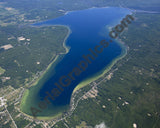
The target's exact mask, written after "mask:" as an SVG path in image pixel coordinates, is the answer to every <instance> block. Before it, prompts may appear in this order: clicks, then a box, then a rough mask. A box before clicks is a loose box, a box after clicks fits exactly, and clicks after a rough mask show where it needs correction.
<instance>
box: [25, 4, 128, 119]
mask: <svg viewBox="0 0 160 128" xmlns="http://www.w3.org/2000/svg"><path fill="white" fill-rule="evenodd" d="M130 13H131V12H130V11H129V10H127V9H124V8H116V7H109V8H91V9H87V10H80V11H73V12H68V13H67V14H66V15H64V16H61V17H58V18H56V19H52V20H48V21H44V22H40V23H37V24H35V26H43V25H65V26H68V27H69V28H70V30H71V34H70V35H69V37H68V38H67V40H66V45H67V46H69V47H70V50H69V52H68V53H67V54H66V55H63V57H62V56H60V57H61V59H59V61H57V63H56V65H53V68H51V69H50V71H49V72H50V73H48V75H47V76H44V77H46V78H45V79H43V80H41V81H39V83H38V85H36V87H32V88H31V89H30V90H34V88H37V87H38V86H39V87H40V88H37V89H38V91H35V93H34V97H32V96H29V97H32V98H28V99H27V100H26V103H27V106H28V107H27V108H28V109H29V108H30V107H31V106H34V107H35V108H37V109H39V107H38V103H39V101H40V100H41V101H44V99H45V98H46V97H47V98H48V99H49V102H51V104H49V105H47V106H48V107H47V108H45V109H43V110H42V109H41V111H42V112H39V113H38V114H37V115H39V116H51V115H55V114H58V113H60V112H64V111H66V110H67V109H68V106H69V104H70V99H71V95H72V92H73V90H74V88H75V87H76V86H77V85H78V84H79V83H80V82H81V81H83V80H85V79H86V78H88V77H91V76H93V75H94V74H97V73H98V72H100V71H102V70H104V69H105V68H106V66H107V65H109V64H110V63H111V62H112V61H113V60H114V59H115V58H117V57H119V56H120V55H121V54H122V51H123V50H122V47H121V46H120V45H119V44H118V43H117V42H116V41H113V42H112V43H109V46H108V47H106V48H103V45H100V41H101V40H106V41H108V42H110V38H109V34H108V33H109V27H113V26H115V25H117V24H118V23H119V22H120V21H121V20H122V18H124V17H125V16H126V15H127V14H130ZM96 46H99V47H97V50H99V51H100V50H101V52H99V53H96V55H95V54H94V53H93V52H95V47H96ZM102 48H103V51H102ZM89 49H90V50H89ZM91 51H93V52H91ZM89 55H92V57H94V60H93V58H91V56H89ZM87 57H88V59H89V60H87V59H86V58H87ZM82 61H83V62H84V61H85V62H86V63H87V65H88V66H87V67H85V66H86V65H85V64H86V63H83V64H82V63H81V67H80V66H78V64H79V63H80V62H82ZM89 61H90V62H91V63H89ZM82 65H83V66H84V67H85V69H83V66H82ZM73 69H74V71H75V72H73ZM70 72H72V74H70V75H68V74H69V73H70ZM71 76H72V77H71ZM60 78H62V79H61V80H59V79H60ZM60 81H61V82H62V83H63V84H64V85H62V83H61V82H60ZM55 83H57V84H58V85H59V87H57V85H55ZM67 84H68V85H67ZM64 86H65V87H64ZM55 88H56V89H55ZM57 89H58V90H57ZM57 91H58V92H57ZM30 95H32V94H30ZM51 95H52V96H51ZM55 95H56V96H55ZM54 96H55V98H54V100H53V97H54ZM45 101H47V100H45ZM33 103H34V104H33ZM27 111H30V110H26V111H25V110H24V112H27ZM28 113H30V112H28Z"/></svg>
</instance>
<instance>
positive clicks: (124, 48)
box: [20, 23, 127, 120]
mask: <svg viewBox="0 0 160 128" xmlns="http://www.w3.org/2000/svg"><path fill="white" fill-rule="evenodd" d="M115 24H116V23H115ZM42 26H64V27H67V29H68V30H69V31H68V33H67V35H66V37H65V38H64V42H63V47H64V48H65V50H66V52H65V53H58V54H57V55H56V56H55V58H54V60H53V61H52V62H51V63H50V64H49V65H48V66H47V68H46V70H44V72H43V73H42V75H41V76H40V77H39V78H38V79H37V80H35V82H34V83H33V84H32V86H31V87H33V86H35V85H37V84H38V82H39V81H40V80H41V79H42V78H43V76H44V75H45V74H46V73H47V72H48V71H49V70H50V68H51V67H52V65H53V64H54V63H55V62H56V61H57V60H58V58H59V56H60V55H61V54H64V55H65V54H67V53H68V52H69V50H70V47H68V46H67V45H66V40H67V39H68V37H69V35H70V34H71V29H70V28H69V26H65V25H58V24H57V25H42ZM112 26H113V24H112V25H111V26H110V27H112ZM38 27H39V26H38ZM40 27H41V26H40ZM116 43H117V44H118V45H119V46H120V48H121V49H122V53H121V54H120V55H119V56H117V57H116V58H114V59H113V60H112V61H111V62H110V63H109V64H108V65H106V66H105V67H104V68H103V69H102V70H101V71H99V72H98V73H96V74H94V75H92V76H90V77H88V78H86V79H85V80H83V81H81V82H80V83H79V84H78V85H77V86H76V87H75V89H74V90H73V92H72V95H73V94H74V93H75V92H76V91H77V90H79V89H81V88H83V87H85V86H87V85H88V84H89V83H91V82H93V81H95V80H97V79H99V78H100V77H102V76H104V75H105V74H106V73H107V72H109V71H110V70H111V69H112V67H113V66H114V65H115V64H116V63H117V62H118V61H119V60H121V59H122V58H124V57H125V56H126V55H127V46H126V45H124V42H122V41H121V40H120V39H119V38H118V39H117V40H116ZM40 87H41V86H38V87H37V88H40ZM25 92H26V91H25ZM25 92H24V95H23V97H22V99H21V103H22V104H20V108H21V105H23V106H24V103H25V102H26V99H27V97H28V95H29V93H32V92H30V91H29V89H28V93H25ZM69 109H70V108H69ZM21 110H22V109H21ZM22 113H24V112H22ZM25 115H26V116H28V117H31V118H33V116H31V115H28V114H26V113H25ZM61 116H62V113H58V114H56V115H54V116H44V117H42V116H37V117H36V118H37V119H41V120H53V119H56V118H57V117H61Z"/></svg>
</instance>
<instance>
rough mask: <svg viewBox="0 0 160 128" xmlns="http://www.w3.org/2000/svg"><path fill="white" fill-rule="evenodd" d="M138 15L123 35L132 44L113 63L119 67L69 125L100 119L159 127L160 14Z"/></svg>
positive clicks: (127, 126) (113, 126) (128, 126)
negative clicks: (123, 54) (126, 52)
mask: <svg viewBox="0 0 160 128" xmlns="http://www.w3.org/2000/svg"><path fill="white" fill-rule="evenodd" d="M136 18H137V19H138V20H136V21H135V22H134V23H132V24H131V25H130V26H129V29H128V31H126V32H124V33H123V34H122V35H121V36H120V39H122V41H123V42H125V44H126V45H128V46H129V51H128V54H127V55H126V56H125V57H124V58H123V59H121V60H120V61H119V62H118V63H116V64H115V65H114V66H113V68H112V70H113V69H115V68H118V70H117V71H116V72H114V74H113V77H112V79H111V80H109V81H104V82H102V83H101V84H100V85H98V91H99V92H98V96H97V97H96V98H93V99H91V98H90V99H87V100H82V101H80V102H79V104H78V107H77V109H76V110H75V111H74V113H73V114H72V116H71V117H69V118H67V124H68V126H69V127H76V126H79V125H80V124H81V123H82V122H83V121H85V122H86V123H87V126H92V127H93V126H95V125H96V124H99V123H101V122H105V124H106V125H107V126H109V127H110V128H132V127H133V123H136V124H137V127H140V128H159V127H160V120H159V114H160V110H159V108H160V104H159V100H160V88H159V84H160V58H159V56H160V52H159V46H160V43H159V40H160V33H159V29H160V16H159V15H158V14H136ZM83 90H85V91H86V90H88V87H85V88H83ZM108 99H110V100H108ZM103 105H105V106H106V108H103V107H102V106H103ZM61 123H62V124H63V122H61ZM61 123H59V124H61ZM60 126H61V125H59V128H61V127H60Z"/></svg>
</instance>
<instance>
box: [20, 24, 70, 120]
mask: <svg viewBox="0 0 160 128" xmlns="http://www.w3.org/2000/svg"><path fill="white" fill-rule="evenodd" d="M51 26H64V27H66V28H67V29H68V32H67V35H66V37H65V38H64V41H63V47H64V49H65V52H64V53H63V52H61V53H58V54H57V55H56V56H55V58H54V60H53V61H52V62H51V63H50V64H49V65H48V66H47V68H46V69H45V70H44V71H43V73H42V74H41V75H40V77H39V78H37V79H36V80H35V81H34V82H33V83H32V84H31V86H30V87H29V88H31V87H33V86H36V85H37V84H38V82H39V81H40V80H41V79H42V78H43V76H44V75H46V74H47V73H48V71H49V70H50V68H51V67H52V65H53V64H54V63H55V62H56V61H57V60H58V58H59V57H60V56H61V55H63V54H64V55H65V54H67V53H68V52H69V50H70V47H69V46H67V45H66V40H67V39H68V37H69V36H70V34H71V33H72V31H71V29H70V28H69V27H68V26H65V25H51ZM40 87H41V86H38V88H40ZM29 94H30V90H29V89H26V90H25V91H24V93H23V96H22V99H21V102H20V111H21V112H22V113H23V114H24V115H26V116H28V117H30V118H34V117H33V116H31V115H29V114H27V113H25V112H23V109H22V108H23V107H24V106H25V104H26V99H27V98H28V96H29ZM59 115H61V113H58V115H56V116H50V117H38V116H37V119H40V120H41V119H42V120H43V119H44V120H48V119H53V118H56V117H57V116H59Z"/></svg>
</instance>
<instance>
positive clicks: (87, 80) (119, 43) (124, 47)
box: [72, 39, 127, 95]
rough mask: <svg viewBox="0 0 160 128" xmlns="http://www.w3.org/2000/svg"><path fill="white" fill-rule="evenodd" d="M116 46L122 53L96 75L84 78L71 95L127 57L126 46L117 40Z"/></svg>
mask: <svg viewBox="0 0 160 128" xmlns="http://www.w3.org/2000/svg"><path fill="white" fill-rule="evenodd" d="M116 43H117V44H118V45H120V47H121V48H122V53H121V54H120V55H119V56H117V57H116V58H115V59H113V60H112V61H111V62H110V64H108V65H107V66H106V67H105V68H104V69H102V70H101V71H99V72H98V73H96V74H95V75H93V76H90V77H88V78H86V79H85V80H83V81H82V82H80V83H79V84H78V85H77V86H76V88H75V89H74V90H73V93H72V95H73V94H74V93H75V92H76V91H78V90H79V89H81V88H83V87H85V86H87V85H88V84H90V83H91V82H93V81H95V80H97V79H99V78H101V77H103V76H104V75H105V74H106V73H108V72H109V71H110V70H111V68H112V67H113V66H114V65H115V64H116V63H117V62H118V61H119V60H121V59H123V58H124V57H125V56H126V55H127V46H125V45H124V42H122V41H121V40H120V39H117V42H116Z"/></svg>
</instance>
